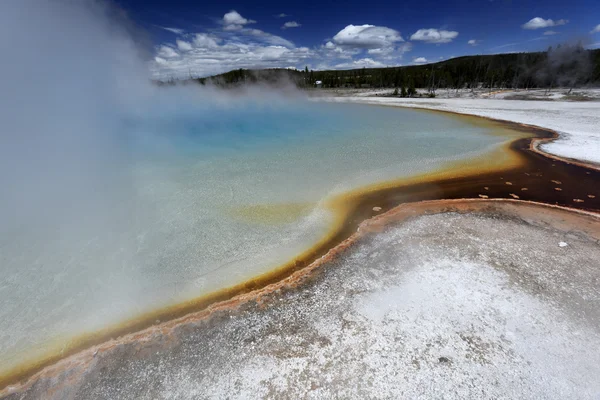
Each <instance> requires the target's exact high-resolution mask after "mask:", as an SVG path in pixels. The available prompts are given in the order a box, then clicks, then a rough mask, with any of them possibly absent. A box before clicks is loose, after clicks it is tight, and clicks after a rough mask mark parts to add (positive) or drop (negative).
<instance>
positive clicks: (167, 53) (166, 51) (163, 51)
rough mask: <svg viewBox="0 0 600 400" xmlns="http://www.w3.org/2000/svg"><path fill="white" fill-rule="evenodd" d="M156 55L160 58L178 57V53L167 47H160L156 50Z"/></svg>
mask: <svg viewBox="0 0 600 400" xmlns="http://www.w3.org/2000/svg"><path fill="white" fill-rule="evenodd" d="M157 54H158V56H159V57H161V58H175V57H179V53H177V52H176V51H175V50H173V49H172V48H171V47H169V46H160V48H159V49H158V53H157Z"/></svg>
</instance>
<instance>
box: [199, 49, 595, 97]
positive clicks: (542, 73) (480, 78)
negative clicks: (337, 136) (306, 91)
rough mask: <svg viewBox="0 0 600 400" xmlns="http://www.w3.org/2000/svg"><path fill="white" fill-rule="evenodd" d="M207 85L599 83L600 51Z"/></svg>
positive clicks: (263, 74)
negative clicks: (285, 83) (286, 83)
mask: <svg viewBox="0 0 600 400" xmlns="http://www.w3.org/2000/svg"><path fill="white" fill-rule="evenodd" d="M194 81H196V82H198V83H200V84H202V85H206V84H212V85H216V86H221V87H233V86H239V85H244V84H253V83H262V84H267V85H278V84H280V83H281V82H290V83H291V84H293V85H295V86H297V87H300V88H310V87H315V86H316V84H317V82H318V81H320V85H319V86H321V87H325V88H342V87H349V88H360V87H370V88H397V89H398V93H397V94H398V95H406V96H411V95H412V94H414V93H415V88H416V87H418V88H428V89H429V90H430V92H432V93H435V90H436V89H464V88H471V89H474V88H525V89H526V88H552V87H558V86H560V87H571V88H573V87H578V86H585V85H600V50H585V49H584V48H583V47H582V46H581V45H576V46H570V45H562V46H560V45H559V46H557V47H554V48H553V47H550V48H549V49H548V50H547V51H545V52H536V53H511V54H495V55H477V56H464V57H458V58H453V59H450V60H446V61H441V62H438V63H433V64H427V65H413V66H406V67H389V68H362V69H353V70H343V71H340V70H333V71H310V70H309V69H308V68H305V69H304V71H298V70H292V69H264V70H246V69H238V70H234V71H230V72H227V73H224V74H220V75H216V76H212V77H208V78H199V79H194Z"/></svg>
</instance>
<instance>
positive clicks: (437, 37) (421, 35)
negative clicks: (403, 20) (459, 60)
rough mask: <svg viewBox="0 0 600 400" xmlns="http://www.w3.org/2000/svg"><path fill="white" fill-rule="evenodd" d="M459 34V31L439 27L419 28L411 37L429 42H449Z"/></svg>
mask: <svg viewBox="0 0 600 400" xmlns="http://www.w3.org/2000/svg"><path fill="white" fill-rule="evenodd" d="M457 36H458V32H455V31H445V30H438V29H419V30H418V31H416V32H415V33H413V34H412V36H411V37H410V39H411V40H419V41H423V42H427V43H449V42H451V41H452V40H453V39H454V38H456V37H457Z"/></svg>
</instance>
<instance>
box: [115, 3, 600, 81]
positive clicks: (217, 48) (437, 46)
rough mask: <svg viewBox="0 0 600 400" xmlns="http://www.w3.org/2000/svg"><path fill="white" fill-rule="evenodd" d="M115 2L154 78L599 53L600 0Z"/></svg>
mask: <svg viewBox="0 0 600 400" xmlns="http://www.w3.org/2000/svg"><path fill="white" fill-rule="evenodd" d="M117 3H118V4H119V5H121V6H122V7H123V8H124V9H125V10H126V11H127V12H128V14H129V15H130V17H131V18H132V19H133V20H134V21H136V22H137V23H138V24H139V25H141V26H142V27H143V28H145V29H146V30H147V31H148V32H149V34H150V36H151V39H152V41H153V43H154V45H155V49H154V51H155V54H154V60H153V61H152V62H151V69H152V71H153V73H154V74H155V75H156V76H157V77H162V78H169V77H185V76H189V75H190V74H191V75H193V76H207V75H212V74H216V73H221V72H226V71H229V70H231V69H235V68H268V67H294V68H299V69H303V68H304V66H305V65H307V66H308V67H309V68H311V69H348V68H361V67H363V66H366V67H370V66H373V67H380V66H397V65H411V64H416V63H426V62H435V61H439V60H442V59H447V58H451V57H457V56H461V55H469V54H492V53H505V52H520V51H534V50H544V49H546V48H547V47H548V46H551V45H556V44H558V43H564V42H576V41H579V40H581V41H583V43H584V44H585V45H586V46H589V47H600V1H599V0H571V1H568V2H567V1H558V0H446V1H435V0H405V1H382V0H368V1H367V0H347V1H345V2H326V1H295V2H281V1H274V0H268V1H241V0H237V1H202V2H200V1H197V0H196V1H191V0H170V1H167V0H117ZM596 31H597V32H596Z"/></svg>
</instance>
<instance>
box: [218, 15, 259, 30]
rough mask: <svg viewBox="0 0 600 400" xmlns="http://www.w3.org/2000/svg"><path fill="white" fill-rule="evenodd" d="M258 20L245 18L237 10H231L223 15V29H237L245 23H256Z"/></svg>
mask: <svg viewBox="0 0 600 400" xmlns="http://www.w3.org/2000/svg"><path fill="white" fill-rule="evenodd" d="M254 23H256V21H254V20H251V19H247V18H244V17H242V16H241V15H240V13H238V12H237V11H235V10H231V11H229V12H228V13H227V14H225V15H224V16H223V29H225V30H226V31H236V30H239V29H242V28H243V27H244V25H248V24H254Z"/></svg>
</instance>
